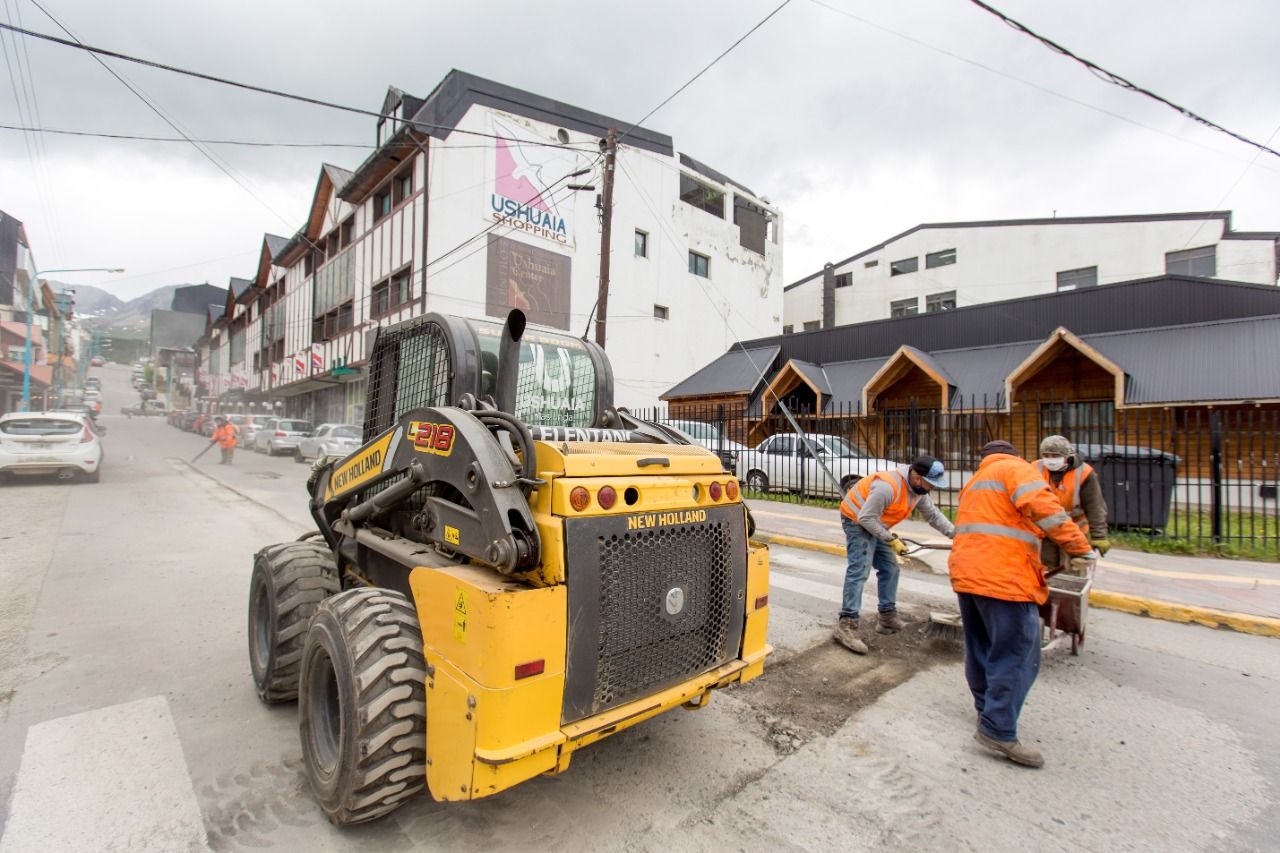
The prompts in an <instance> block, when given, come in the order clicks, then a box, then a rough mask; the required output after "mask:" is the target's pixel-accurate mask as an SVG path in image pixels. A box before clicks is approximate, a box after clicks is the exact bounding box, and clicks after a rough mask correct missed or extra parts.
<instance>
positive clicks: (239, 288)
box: [231, 276, 253, 299]
mask: <svg viewBox="0 0 1280 853" xmlns="http://www.w3.org/2000/svg"><path fill="white" fill-rule="evenodd" d="M250 287H253V280H252V279H248V278H236V277H235V276H232V277H231V297H232V298H233V299H238V298H239V297H240V294H242V293H244V292H245V290H247V289H248V288H250Z"/></svg>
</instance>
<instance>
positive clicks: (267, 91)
mask: <svg viewBox="0 0 1280 853" xmlns="http://www.w3.org/2000/svg"><path fill="white" fill-rule="evenodd" d="M787 2H790V0H787ZM784 5H785V4H784ZM46 14H47V13H46ZM0 30H8V31H10V32H14V33H17V34H19V35H24V36H27V37H28V38H34V39H41V40H42V41H47V42H52V43H53V44H57V45H62V46H63V47H70V48H75V49H76V50H83V51H86V52H88V53H91V54H94V55H95V56H107V57H110V58H112V59H119V60H122V61H124V62H132V63H134V64H137V65H145V66H147V67H148V68H156V69H158V70H160V71H169V72H171V73H173V74H181V75H183V76H185V77H194V78H196V79H197V80H205V81H208V82H210V83H219V84H221V85H223V86H231V87H233V88H236V89H244V90H245V91H248V92H257V93H259V94H262V95H271V96H272V97H276V98H285V99H286V100H290V101H298V102H299V103H304V104H311V105H312V106H317V107H326V108H328V109H331V110H341V111H342V112H347V113H354V114H355V115H362V116H369V117H371V118H378V119H391V120H392V121H394V122H397V123H399V124H403V125H406V126H411V127H413V128H415V129H417V128H427V129H429V130H440V131H444V132H445V133H446V134H452V133H460V134H463V135H466V136H480V137H484V138H486V139H501V140H503V141H504V142H505V141H511V140H508V138H507V137H505V136H501V135H499V134H496V133H484V132H482V131H479V130H464V129H462V128H460V127H449V126H448V125H442V124H433V123H431V122H425V121H417V120H415V119H406V118H404V117H403V116H398V115H394V114H387V113H381V112H378V111H377V110H366V109H362V108H361V107H352V106H348V105H346V104H339V103H335V102H333V101H326V100H322V99H320V98H312V97H309V96H307V95H298V94H295V93H293V92H285V91H283V90H280V89H271V88H268V87H266V86H257V85H254V84H252V83H242V82H240V81H238V80H231V79H228V78H226V77H219V76H217V75H215V74H205V73H204V72H201V71H192V70H190V69H187V68H180V67H178V66H176V65H167V64H165V63H163V62H156V61H154V60H150V59H143V58H141V57H137V56H130V55H129V54H127V53H120V52H119V51H114V50H107V49H106V48H101V47H94V46H93V45H88V44H84V43H83V42H81V41H79V40H75V41H72V40H68V39H64V38H59V37H58V36H55V35H51V34H49V33H40V32H35V31H34V30H28V29H25V28H24V27H17V26H14V25H12V24H8V23H3V22H0ZM522 141H523V142H524V144H526V145H538V146H541V147H543V148H567V149H570V150H581V149H579V148H577V147H576V145H582V144H583V143H576V144H574V143H563V142H537V141H533V140H522Z"/></svg>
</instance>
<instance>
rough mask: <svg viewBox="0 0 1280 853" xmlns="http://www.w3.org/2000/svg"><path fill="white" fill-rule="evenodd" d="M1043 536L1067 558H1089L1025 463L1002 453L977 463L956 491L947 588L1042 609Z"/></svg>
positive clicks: (1071, 526)
mask: <svg viewBox="0 0 1280 853" xmlns="http://www.w3.org/2000/svg"><path fill="white" fill-rule="evenodd" d="M1045 535H1048V536H1049V538H1051V539H1053V541H1054V542H1057V543H1058V545H1059V546H1060V547H1061V548H1062V550H1064V551H1066V552H1067V553H1068V554H1071V555H1073V556H1083V555H1085V554H1088V553H1089V540H1087V539H1085V538H1084V535H1083V534H1082V533H1081V532H1080V528H1079V527H1077V526H1076V525H1075V524H1074V523H1073V522H1072V521H1071V516H1069V515H1067V513H1066V512H1065V511H1064V510H1063V509H1062V504H1060V503H1059V502H1058V499H1057V498H1056V497H1054V494H1053V491H1052V490H1051V489H1050V488H1049V486H1048V484H1047V483H1045V481H1044V478H1043V477H1041V476H1040V472H1038V471H1037V470H1036V469H1035V468H1034V467H1032V465H1031V463H1029V462H1027V461H1026V460H1025V459H1021V458H1019V457H1017V456H1012V455H1010V454H1007V453H993V454H991V455H990V456H988V457H987V458H985V459H983V460H982V463H981V464H980V465H978V470H977V471H975V472H974V474H973V479H972V480H970V481H969V482H968V483H966V484H965V487H964V488H963V489H961V490H960V505H959V508H958V510H957V513H956V535H955V540H954V541H953V544H952V546H951V559H950V561H949V563H948V565H949V567H950V570H951V588H952V589H954V590H955V591H956V592H968V593H972V594H974V595H984V596H986V597H988V598H999V599H1002V600H1004V601H1034V602H1035V603H1036V604H1044V603H1045V601H1047V600H1048V598H1049V588H1048V586H1047V585H1046V584H1045V580H1044V566H1042V565H1041V563H1040V540H1041V539H1042V538H1043V537H1044V536H1045Z"/></svg>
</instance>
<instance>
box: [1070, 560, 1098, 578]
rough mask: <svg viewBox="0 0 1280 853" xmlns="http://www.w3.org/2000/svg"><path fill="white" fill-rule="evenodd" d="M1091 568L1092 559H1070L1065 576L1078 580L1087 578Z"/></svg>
mask: <svg viewBox="0 0 1280 853" xmlns="http://www.w3.org/2000/svg"><path fill="white" fill-rule="evenodd" d="M1092 566H1093V559H1092V558H1090V557H1072V558H1071V560H1070V561H1069V562H1068V563H1067V574H1069V575H1075V576H1076V577H1078V578H1083V577H1087V576H1088V574H1089V569H1090V567H1092Z"/></svg>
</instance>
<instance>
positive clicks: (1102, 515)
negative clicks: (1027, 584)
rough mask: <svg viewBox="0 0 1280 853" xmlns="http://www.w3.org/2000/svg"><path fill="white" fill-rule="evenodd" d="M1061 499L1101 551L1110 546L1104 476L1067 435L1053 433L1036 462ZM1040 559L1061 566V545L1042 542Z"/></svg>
mask: <svg viewBox="0 0 1280 853" xmlns="http://www.w3.org/2000/svg"><path fill="white" fill-rule="evenodd" d="M1035 467H1036V470H1038V471H1039V472H1040V473H1041V475H1042V476H1043V477H1044V478H1045V480H1046V481H1047V482H1048V483H1049V488H1051V489H1053V493H1054V494H1055V495H1056V496H1057V498H1058V502H1059V503H1060V504H1062V508H1063V509H1064V510H1066V512H1067V515H1069V516H1071V520H1072V521H1074V522H1075V523H1076V525H1077V526H1078V527H1079V528H1080V532H1081V533H1083V534H1084V535H1085V538H1086V539H1088V540H1089V544H1090V545H1092V546H1093V547H1094V548H1095V549H1096V550H1097V552H1098V553H1099V554H1105V553H1107V552H1108V551H1110V550H1111V540H1110V539H1108V538H1107V502H1106V499H1104V498H1103V497H1102V478H1101V477H1100V476H1099V474H1098V472H1097V471H1095V470H1093V466H1092V465H1090V464H1089V463H1088V462H1085V461H1083V460H1081V459H1080V455H1079V453H1078V452H1077V451H1076V447H1075V445H1074V444H1072V443H1071V442H1070V441H1068V440H1067V438H1066V436H1061V435H1050V436H1047V437H1046V438H1045V439H1044V441H1042V442H1040V459H1039V460H1037V461H1036V462H1035ZM1040 562H1042V563H1044V564H1045V566H1049V567H1058V566H1063V565H1065V563H1066V559H1065V556H1064V554H1063V553H1062V549H1060V548H1059V547H1058V545H1057V543H1056V542H1054V541H1053V540H1052V539H1045V540H1044V542H1043V543H1042V544H1041V546H1040Z"/></svg>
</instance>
